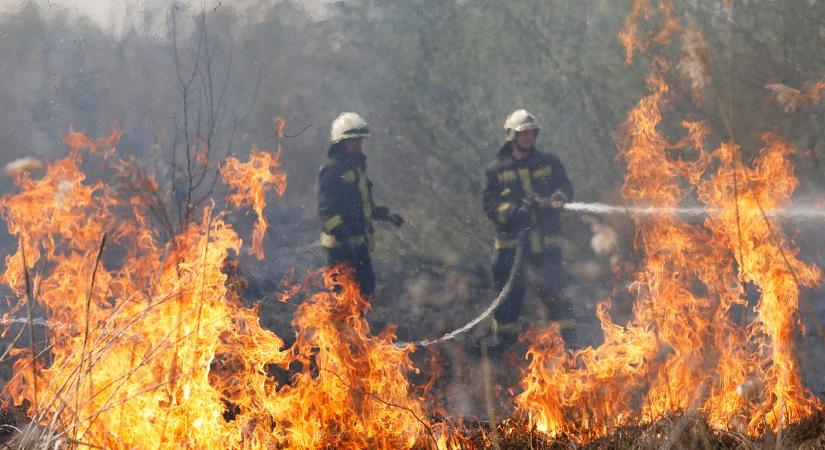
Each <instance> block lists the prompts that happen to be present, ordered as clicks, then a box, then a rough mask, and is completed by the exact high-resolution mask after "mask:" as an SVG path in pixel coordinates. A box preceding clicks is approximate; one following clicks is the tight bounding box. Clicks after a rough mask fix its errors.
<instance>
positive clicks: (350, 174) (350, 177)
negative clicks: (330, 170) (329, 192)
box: [341, 170, 355, 183]
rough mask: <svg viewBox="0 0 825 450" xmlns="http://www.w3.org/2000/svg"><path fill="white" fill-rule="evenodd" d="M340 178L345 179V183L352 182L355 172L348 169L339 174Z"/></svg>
mask: <svg viewBox="0 0 825 450" xmlns="http://www.w3.org/2000/svg"><path fill="white" fill-rule="evenodd" d="M341 179H342V180H344V181H346V182H347V183H352V182H353V181H355V172H353V171H351V170H348V171H346V172H344V173H343V174H341Z"/></svg>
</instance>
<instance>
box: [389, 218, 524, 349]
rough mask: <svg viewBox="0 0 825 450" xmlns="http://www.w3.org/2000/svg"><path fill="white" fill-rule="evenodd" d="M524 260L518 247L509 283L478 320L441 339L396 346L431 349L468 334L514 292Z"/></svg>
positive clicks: (520, 239) (398, 343)
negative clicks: (432, 346)
mask: <svg viewBox="0 0 825 450" xmlns="http://www.w3.org/2000/svg"><path fill="white" fill-rule="evenodd" d="M523 240H524V233H520V234H519V236H518V242H522V241H523ZM523 259H524V246H523V245H516V256H515V259H514V261H513V267H511V268H510V274H509V275H508V276H507V282H506V283H504V287H502V288H501V291H500V292H499V293H498V295H497V296H496V297H495V298H494V299H493V301H492V302H491V303H490V304H489V305H487V308H485V309H484V311H482V312H481V314H479V315H478V316H476V318H474V319H473V320H471V321H469V322H467V323H466V324H464V325H463V326H462V327H460V328H456V329H455V330H453V331H450V332H449V333H447V334H445V335H443V336H441V337H437V338H434V339H423V340H420V341H414V342H396V343H395V345H396V346H398V347H406V346H407V345H413V346H415V347H429V346H431V345H435V344H440V343H442V342H446V341H450V340H453V339H455V338H456V337H457V336H460V335H462V334H464V333H466V332H467V331H469V330H471V329H472V328H474V327H475V326H476V325H478V324H479V323H480V322H481V321H482V320H484V319H486V318H487V317H489V316H490V314H492V313H493V311H495V310H496V308H498V306H499V305H500V304H501V302H503V301H504V299H505V298H507V296H508V295H510V293H511V292H512V290H513V285H514V284H515V282H516V281H515V280H516V277H518V273H519V271H521V265H522V260H523Z"/></svg>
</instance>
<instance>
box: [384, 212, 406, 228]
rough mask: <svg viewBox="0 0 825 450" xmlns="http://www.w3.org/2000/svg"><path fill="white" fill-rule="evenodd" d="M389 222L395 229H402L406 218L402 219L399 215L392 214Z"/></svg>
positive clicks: (388, 218)
mask: <svg viewBox="0 0 825 450" xmlns="http://www.w3.org/2000/svg"><path fill="white" fill-rule="evenodd" d="M387 222H389V223H391V224H393V226H395V228H398V227H400V226H401V225H403V224H404V218H403V217H401V216H400V215H398V214H390V215H389V216H388V217H387Z"/></svg>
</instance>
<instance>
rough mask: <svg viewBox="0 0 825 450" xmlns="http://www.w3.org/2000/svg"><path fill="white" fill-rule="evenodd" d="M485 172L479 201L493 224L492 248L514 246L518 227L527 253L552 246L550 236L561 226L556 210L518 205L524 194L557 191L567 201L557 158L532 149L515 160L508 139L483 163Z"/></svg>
mask: <svg viewBox="0 0 825 450" xmlns="http://www.w3.org/2000/svg"><path fill="white" fill-rule="evenodd" d="M485 175H486V184H485V187H484V191H483V192H482V200H483V203H484V212H485V214H486V215H487V217H489V218H490V220H492V221H493V223H494V224H495V229H496V248H498V249H501V248H511V247H515V245H516V243H517V242H516V239H517V237H518V234H519V232H520V231H522V230H524V231H525V232H526V233H527V243H529V250H530V252H531V253H534V254H535V253H542V252H544V251H545V250H547V249H549V248H550V247H552V246H554V239H553V237H554V236H556V235H557V234H558V233H559V231H560V229H561V218H560V215H559V211H558V209H555V208H551V207H549V206H539V207H536V208H533V209H532V210H531V211H528V210H527V209H526V208H524V207H522V205H523V201H524V199H525V198H526V197H528V195H533V196H536V197H542V198H549V197H551V196H552V195H553V194H555V193H557V192H561V193H563V194H564V196H565V197H566V200H567V201H569V200H571V199H572V198H573V186H572V185H571V184H570V180H568V179H567V173H566V172H565V170H564V166H562V164H561V161H560V160H559V158H558V157H556V156H555V155H553V154H550V153H544V152H540V151H538V150H533V153H532V154H531V155H530V156H528V157H526V158H523V159H521V160H517V159H515V158H513V156H512V151H511V147H510V143H509V142H508V143H506V144H505V145H504V146H503V147H501V149H500V150H499V151H498V158H497V159H496V161H493V162H492V163H491V164H490V165H489V166H487V169H486V170H485ZM556 195H558V194H556Z"/></svg>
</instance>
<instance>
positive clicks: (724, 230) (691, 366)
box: [516, 3, 823, 441]
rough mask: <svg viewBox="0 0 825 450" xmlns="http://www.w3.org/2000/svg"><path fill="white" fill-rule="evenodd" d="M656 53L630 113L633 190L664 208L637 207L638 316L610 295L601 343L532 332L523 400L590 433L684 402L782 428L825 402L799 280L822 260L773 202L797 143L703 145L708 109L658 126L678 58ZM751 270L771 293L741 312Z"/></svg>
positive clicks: (545, 425) (721, 420) (627, 147)
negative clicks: (674, 135) (796, 340)
mask: <svg viewBox="0 0 825 450" xmlns="http://www.w3.org/2000/svg"><path fill="white" fill-rule="evenodd" d="M634 5H636V3H634ZM633 14H638V13H637V12H635V9H634V13H632V14H631V15H633ZM653 65H654V70H653V73H652V74H651V75H649V77H648V79H647V84H648V87H649V90H650V93H649V95H647V96H646V97H644V98H643V99H642V100H641V101H640V102H639V103H638V104H637V105H636V107H635V108H633V109H632V110H631V111H630V112H629V113H628V116H627V119H626V121H625V123H624V126H623V131H624V134H625V136H626V139H625V141H624V142H623V143H621V145H620V153H621V156H622V158H623V159H624V160H625V163H626V164H627V175H626V177H625V182H624V186H623V190H622V193H623V195H624V196H625V198H627V199H628V200H630V201H631V202H633V203H634V204H636V205H638V206H645V207H659V208H662V211H663V212H662V214H660V215H659V216H656V217H652V218H645V217H637V218H636V219H635V222H636V230H637V232H636V246H637V248H638V249H639V250H640V251H641V253H642V254H643V255H644V256H645V258H646V260H645V262H644V264H643V266H642V267H641V269H640V270H639V272H638V273H637V274H636V275H635V279H634V282H633V284H632V285H631V291H632V292H633V293H635V296H636V300H635V303H634V310H633V311H634V318H633V319H632V321H631V322H630V323H628V324H627V325H625V326H621V325H619V324H616V323H613V322H612V321H611V319H610V317H609V315H608V314H607V308H608V306H609V304H608V303H601V304H600V305H599V307H598V311H597V314H598V317H599V319H600V322H601V326H602V330H603V332H604V337H605V339H604V343H603V344H602V345H600V346H599V347H597V348H586V349H583V350H575V351H566V350H565V348H564V342H563V341H562V339H561V337H560V335H559V332H558V328H557V327H551V328H549V329H547V330H542V331H539V332H534V333H532V334H530V335H528V336H526V338H527V340H528V342H530V343H531V348H530V350H529V351H528V352H527V354H526V358H527V360H528V361H529V362H528V366H527V368H526V369H525V371H524V376H523V379H522V382H521V385H522V388H523V392H522V393H521V394H519V395H518V396H517V398H516V402H517V405H518V407H519V408H520V409H521V410H523V411H524V412H526V413H527V415H528V417H529V419H530V421H531V422H532V423H533V424H535V426H536V427H537V428H538V429H540V430H542V431H545V432H546V433H548V434H549V435H551V436H558V435H561V434H563V433H569V434H572V435H574V436H576V437H578V438H579V439H580V440H582V441H588V440H590V439H593V438H595V437H597V436H600V435H604V434H606V433H608V432H610V431H611V430H613V429H614V428H616V427H618V426H622V425H627V424H635V423H645V422H651V421H654V420H657V419H659V418H662V417H664V416H666V415H669V414H672V413H675V412H679V411H687V412H691V413H693V412H696V413H699V414H702V415H704V416H705V417H706V418H707V420H708V422H709V423H710V424H711V425H712V426H715V427H718V428H722V429H729V428H734V429H738V430H740V431H743V432H747V433H749V434H751V435H756V434H759V433H761V432H764V431H765V428H770V429H772V430H777V429H779V428H781V427H783V426H786V425H788V424H791V423H795V422H798V421H800V420H801V419H803V418H806V417H809V416H810V415H812V413H813V412H814V411H815V410H818V409H821V408H822V407H823V405H822V403H821V402H820V401H819V400H817V399H816V398H815V397H814V396H813V395H812V394H811V393H810V392H809V391H808V389H807V388H805V387H804V386H803V385H802V382H801V379H800V376H799V370H798V363H797V360H796V357H795V354H794V344H793V331H794V330H795V329H796V328H797V327H798V326H799V319H798V312H797V310H798V296H799V290H800V288H801V287H802V286H813V285H815V284H816V283H817V282H818V281H819V279H820V276H821V275H820V271H819V269H818V268H816V267H815V266H812V265H808V264H805V263H803V262H801V261H799V260H798V259H797V258H796V255H797V253H798V249H797V248H796V247H795V246H794V245H793V243H792V242H791V241H790V239H788V238H787V237H785V236H783V235H782V233H781V228H780V226H779V224H778V223H775V221H773V220H772V219H769V218H768V217H767V216H766V215H765V211H767V210H773V209H777V208H780V207H781V206H782V205H783V204H784V203H785V202H787V201H788V200H789V199H790V196H791V194H792V192H793V190H794V188H795V187H796V178H795V177H794V174H793V167H792V165H791V163H790V161H789V158H788V155H789V153H791V151H792V149H791V147H790V146H789V145H788V144H787V143H785V142H784V141H782V140H780V139H779V138H777V137H776V136H772V135H766V136H765V138H764V140H765V143H766V145H765V148H763V149H762V150H761V153H760V157H759V158H757V159H756V160H755V161H754V163H753V165H752V166H750V167H749V166H747V165H745V164H744V163H743V162H741V161H739V160H738V154H739V147H738V146H737V145H736V144H735V143H732V142H728V143H724V144H723V145H721V146H720V148H718V149H716V150H715V151H712V152H711V151H708V150H707V149H705V147H704V141H705V139H706V136H707V134H708V130H707V128H706V127H705V126H704V125H703V124H701V123H697V122H683V123H682V126H683V128H684V129H685V133H686V136H685V137H684V138H683V139H680V140H679V141H677V142H675V143H671V142H670V141H669V140H668V139H667V138H666V137H665V136H664V135H663V134H662V133H661V132H660V131H659V127H660V125H661V123H662V121H663V114H662V107H663V105H664V104H665V103H666V101H667V100H666V99H667V94H668V92H669V87H668V85H667V84H666V83H665V73H666V71H667V70H668V69H669V67H668V64H667V62H666V61H664V60H662V59H661V58H659V57H654V58H653ZM694 192H695V193H696V194H697V196H698V199H699V201H701V202H702V203H704V204H705V205H706V206H707V207H708V211H709V212H710V213H709V216H708V218H707V219H706V221H705V223H704V224H703V225H694V224H688V223H684V222H682V221H681V220H680V218H679V217H678V216H676V215H675V213H673V212H671V211H673V208H676V207H678V206H679V205H680V204H681V203H682V202H684V201H686V200H688V199H689V198H691V196H692V194H693V193H694ZM745 283H752V284H753V285H754V286H755V287H757V288H758V289H759V292H760V300H759V303H758V304H757V305H756V307H755V308H754V311H755V317H754V318H753V320H752V321H751V322H750V323H741V322H742V321H737V320H735V318H734V314H733V310H734V308H735V307H738V308H740V309H743V308H747V304H748V302H747V299H746V298H745V294H744V292H745Z"/></svg>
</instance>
